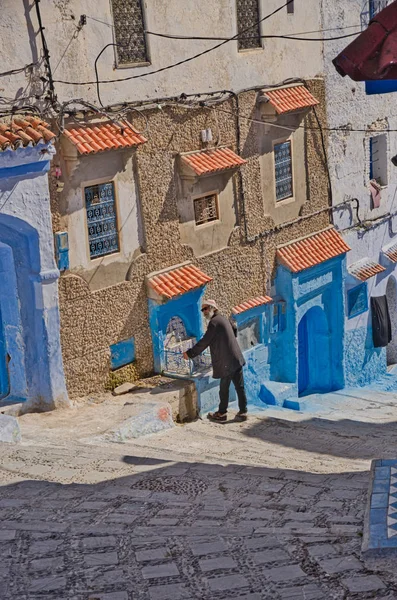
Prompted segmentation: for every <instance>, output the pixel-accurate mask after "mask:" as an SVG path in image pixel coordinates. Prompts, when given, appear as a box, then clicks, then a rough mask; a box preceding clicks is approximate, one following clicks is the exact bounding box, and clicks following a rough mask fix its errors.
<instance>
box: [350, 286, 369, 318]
mask: <svg viewBox="0 0 397 600" xmlns="http://www.w3.org/2000/svg"><path fill="white" fill-rule="evenodd" d="M367 310H368V294H367V284H366V282H364V283H361V284H360V285H357V286H356V287H354V288H352V289H351V290H348V292H347V316H348V318H349V319H351V318H352V317H356V316H357V315H361V313H363V312H366V311H367Z"/></svg>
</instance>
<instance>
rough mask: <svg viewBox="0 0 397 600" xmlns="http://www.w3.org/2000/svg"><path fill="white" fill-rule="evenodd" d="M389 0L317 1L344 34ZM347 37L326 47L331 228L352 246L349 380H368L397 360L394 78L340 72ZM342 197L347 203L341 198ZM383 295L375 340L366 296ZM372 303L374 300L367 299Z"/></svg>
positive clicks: (327, 23) (347, 293)
mask: <svg viewBox="0 0 397 600" xmlns="http://www.w3.org/2000/svg"><path fill="white" fill-rule="evenodd" d="M387 4H390V2H388V1H387V0H366V1H365V2H361V3H356V4H352V5H351V6H350V5H349V10H348V11H347V10H346V5H345V3H344V2H340V1H339V0H335V2H332V3H326V2H323V4H322V18H323V22H322V26H323V28H324V29H327V28H330V27H338V28H340V32H341V34H343V33H349V32H350V31H354V30H355V28H354V27H353V26H354V25H356V27H357V29H356V30H357V31H359V29H360V27H366V26H367V25H368V22H369V19H370V18H372V17H373V16H375V15H376V13H377V12H378V11H379V10H381V9H383V8H384V7H385V6H386V5H387ZM346 43H347V42H346V40H338V41H334V42H329V43H327V44H325V45H324V74H325V82H326V104H327V117H328V124H327V126H328V127H329V128H330V131H329V136H328V164H329V170H330V177H331V182H332V192H333V196H332V199H333V204H334V207H335V210H334V211H333V218H334V223H335V226H336V227H337V228H338V230H339V231H340V232H341V233H342V235H343V238H344V239H345V241H346V242H347V244H348V245H349V246H350V248H351V252H349V253H348V255H347V276H346V280H345V290H344V294H345V321H346V333H345V342H344V348H345V351H344V354H345V374H346V385H350V386H352V385H360V386H362V385H365V384H367V383H371V382H372V381H374V380H375V379H377V378H379V377H380V376H382V375H384V374H385V373H386V370H387V366H388V365H393V364H395V363H396V359H397V353H396V348H397V311H396V262H395V255H394V249H395V246H396V244H397V237H396V232H395V213H396V203H395V196H396V185H397V172H396V167H395V166H394V165H393V163H392V160H391V159H392V157H393V156H395V154H396V153H397V145H396V134H395V130H396V126H397V120H396V116H397V114H396V108H395V97H396V92H397V85H396V82H377V81H373V82H355V81H352V80H350V79H349V78H348V77H346V78H342V77H340V75H339V74H338V73H337V72H336V70H335V68H334V66H333V65H332V62H331V61H332V59H333V58H335V56H336V55H337V54H338V53H339V52H340V51H341V50H342V49H343V48H344V47H345V46H346ZM345 201H347V204H345V205H343V204H342V203H343V202H345ZM385 295H386V297H387V303H388V309H389V315H390V319H391V330H392V331H391V334H392V335H391V341H390V342H389V344H388V345H387V346H380V347H377V346H375V345H374V339H373V337H374V336H373V318H374V313H373V311H372V310H371V298H376V299H377V298H381V297H383V296H385ZM372 302H373V300H372Z"/></svg>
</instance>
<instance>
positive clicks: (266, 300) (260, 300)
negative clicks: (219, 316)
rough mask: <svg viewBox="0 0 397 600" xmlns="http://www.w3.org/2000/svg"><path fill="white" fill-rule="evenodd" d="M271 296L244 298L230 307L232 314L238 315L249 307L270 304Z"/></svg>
mask: <svg viewBox="0 0 397 600" xmlns="http://www.w3.org/2000/svg"><path fill="white" fill-rule="evenodd" d="M272 301H273V300H272V298H270V296H257V298H251V300H246V301H245V302H242V303H241V304H238V305H237V306H234V307H233V308H232V313H233V314H234V315H238V314H240V313H242V312H245V311H246V310H250V309H251V308H256V307H257V306H262V305H263V304H270V302H272Z"/></svg>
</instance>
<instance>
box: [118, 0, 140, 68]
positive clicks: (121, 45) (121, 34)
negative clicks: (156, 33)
mask: <svg viewBox="0 0 397 600" xmlns="http://www.w3.org/2000/svg"><path fill="white" fill-rule="evenodd" d="M111 2H112V13H113V23H114V36H115V40H116V44H117V47H116V55H117V64H118V65H128V64H134V63H147V62H149V55H148V49H147V42H146V36H145V24H144V15H143V7H142V0H111Z"/></svg>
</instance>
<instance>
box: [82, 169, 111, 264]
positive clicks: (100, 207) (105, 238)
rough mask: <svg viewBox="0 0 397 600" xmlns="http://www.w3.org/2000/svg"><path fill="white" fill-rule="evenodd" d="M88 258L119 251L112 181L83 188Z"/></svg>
mask: <svg viewBox="0 0 397 600" xmlns="http://www.w3.org/2000/svg"><path fill="white" fill-rule="evenodd" d="M84 196H85V207H86V212H87V228H88V242H89V245H90V258H98V257H100V256H106V255H107V254H113V253H114V252H118V251H119V234H118V228H117V214H116V201H115V192H114V183H113V181H110V182H109V183H100V184H98V185H90V186H89V187H86V188H84Z"/></svg>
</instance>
